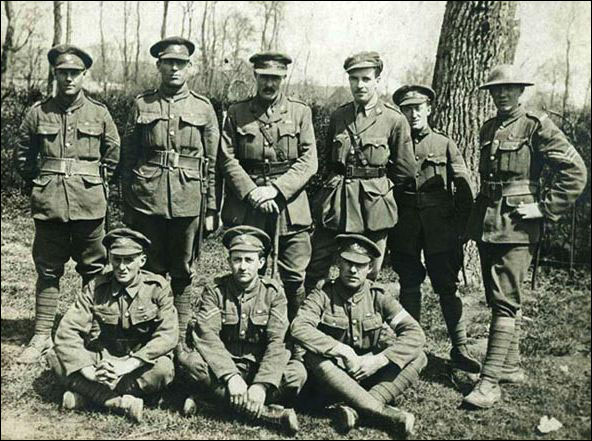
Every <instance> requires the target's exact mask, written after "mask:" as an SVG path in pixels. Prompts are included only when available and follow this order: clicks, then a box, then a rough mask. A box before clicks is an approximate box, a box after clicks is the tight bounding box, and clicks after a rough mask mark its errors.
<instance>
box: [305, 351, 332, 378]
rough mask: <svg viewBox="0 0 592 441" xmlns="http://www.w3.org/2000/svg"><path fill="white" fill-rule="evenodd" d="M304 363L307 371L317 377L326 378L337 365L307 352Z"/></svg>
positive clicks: (328, 359)
mask: <svg viewBox="0 0 592 441" xmlns="http://www.w3.org/2000/svg"><path fill="white" fill-rule="evenodd" d="M304 362H305V363H306V367H307V369H308V370H309V371H310V372H311V373H313V374H314V375H317V376H326V375H327V374H330V373H331V372H332V371H333V370H334V369H336V368H337V365H336V364H335V363H334V362H333V360H331V359H330V358H326V357H323V356H321V355H317V354H312V353H310V352H307V353H306V355H305V356H304Z"/></svg>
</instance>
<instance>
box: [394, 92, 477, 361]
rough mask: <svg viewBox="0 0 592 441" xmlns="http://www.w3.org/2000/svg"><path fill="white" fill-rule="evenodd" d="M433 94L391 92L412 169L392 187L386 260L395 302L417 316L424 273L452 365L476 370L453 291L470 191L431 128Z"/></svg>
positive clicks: (445, 142) (450, 150)
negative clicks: (396, 290) (394, 215)
mask: <svg viewBox="0 0 592 441" xmlns="http://www.w3.org/2000/svg"><path fill="white" fill-rule="evenodd" d="M435 95H436V94H435V92H434V91H433V90H432V89H431V88H430V87H428V86H424V85H420V84H408V85H404V86H402V87H400V88H399V89H397V90H396V91H395V93H394V94H393V101H394V103H395V104H396V105H397V106H399V108H400V109H401V111H402V112H403V115H405V117H406V118H407V121H408V122H409V125H410V126H411V138H412V139H413V148H414V151H415V160H416V161H417V172H416V174H415V176H414V179H413V180H409V181H408V183H407V185H404V186H399V187H397V189H396V191H395V199H396V200H397V207H398V210H399V221H398V222H397V225H395V227H394V228H393V230H392V231H391V232H390V233H389V248H390V253H391V261H392V264H393V267H394V269H395V271H396V272H397V273H398V275H399V282H400V285H401V294H400V298H399V301H400V302H401V304H402V305H403V307H404V308H405V309H406V310H407V312H409V313H410V314H411V315H412V316H413V317H414V318H415V319H416V320H417V321H420V313H421V283H422V282H423V281H424V279H425V277H426V272H427V273H428V274H429V276H430V280H431V282H432V286H433V288H434V291H435V292H436V293H437V294H438V296H439V300H440V306H441V308H442V314H443V316H444V321H445V322H446V327H447V329H448V335H449V337H450V340H451V342H452V350H451V351H450V358H451V361H452V365H453V367H455V368H458V369H461V370H465V371H469V372H472V373H479V371H480V368H481V365H480V363H479V362H478V361H477V360H476V359H475V358H474V357H473V356H472V355H471V354H470V353H469V351H468V349H467V331H466V326H465V320H464V317H463V304H462V300H461V299H460V297H459V296H458V294H457V285H458V273H459V270H460V268H461V265H462V254H461V253H460V252H459V247H460V246H462V245H461V244H460V243H459V237H460V236H462V234H463V233H464V230H465V227H466V222H467V220H468V218H469V215H470V213H471V206H472V204H473V192H472V189H471V184H470V179H469V174H468V171H467V168H466V166H465V162H464V160H463V157H462V155H461V154H460V152H459V150H458V148H457V147H456V144H455V143H454V141H452V139H450V138H449V137H448V136H446V135H444V134H443V133H441V132H440V131H438V130H436V129H432V128H431V127H430V124H429V121H428V117H429V116H430V114H431V111H432V107H431V103H432V101H433V100H434V98H435ZM453 188H454V192H453ZM422 252H423V255H424V257H425V266H424V264H423V263H422V258H421V254H422Z"/></svg>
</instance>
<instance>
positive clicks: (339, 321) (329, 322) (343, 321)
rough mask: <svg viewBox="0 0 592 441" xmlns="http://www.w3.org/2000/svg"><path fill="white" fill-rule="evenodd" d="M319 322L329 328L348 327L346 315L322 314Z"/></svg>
mask: <svg viewBox="0 0 592 441" xmlns="http://www.w3.org/2000/svg"><path fill="white" fill-rule="evenodd" d="M321 323H322V324H323V325H325V326H328V327H330V328H337V329H347V328H348V327H349V320H348V319H347V317H338V316H334V315H331V314H324V315H323V316H322V317H321Z"/></svg>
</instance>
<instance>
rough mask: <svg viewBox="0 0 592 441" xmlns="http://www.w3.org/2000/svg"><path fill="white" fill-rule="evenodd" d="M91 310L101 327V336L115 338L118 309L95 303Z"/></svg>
mask: <svg viewBox="0 0 592 441" xmlns="http://www.w3.org/2000/svg"><path fill="white" fill-rule="evenodd" d="M93 309H94V311H93V314H94V317H95V318H96V319H97V321H98V323H99V326H100V328H101V337H102V338H110V337H111V338H115V336H116V331H117V327H118V325H119V322H120V313H119V310H116V309H114V308H111V307H109V305H97V306H95V307H94V308H93Z"/></svg>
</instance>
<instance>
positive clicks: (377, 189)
mask: <svg viewBox="0 0 592 441" xmlns="http://www.w3.org/2000/svg"><path fill="white" fill-rule="evenodd" d="M360 185H361V187H362V190H363V191H364V193H365V194H366V195H368V196H374V197H376V196H386V195H388V194H389V193H390V192H391V191H392V189H393V186H394V185H393V183H392V181H391V180H390V179H388V178H383V179H362V180H361V181H360Z"/></svg>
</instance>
